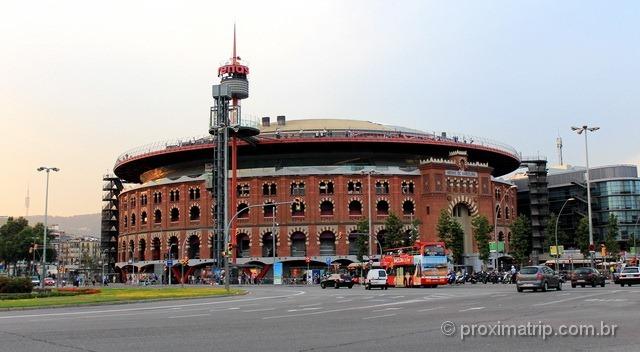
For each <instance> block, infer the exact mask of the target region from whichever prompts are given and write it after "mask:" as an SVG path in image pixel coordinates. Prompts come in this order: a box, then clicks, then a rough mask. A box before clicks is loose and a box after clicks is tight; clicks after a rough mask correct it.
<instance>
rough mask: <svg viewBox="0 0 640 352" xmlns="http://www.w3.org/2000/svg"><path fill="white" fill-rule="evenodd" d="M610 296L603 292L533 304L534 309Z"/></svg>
mask: <svg viewBox="0 0 640 352" xmlns="http://www.w3.org/2000/svg"><path fill="white" fill-rule="evenodd" d="M608 294H610V292H601V293H594V294H592V295H586V296H578V297H571V298H567V299H559V300H557V301H549V302H543V303H536V304H532V306H533V307H540V306H548V305H550V304H556V303H564V302H568V301H574V300H576V299H584V298H588V297H596V296H602V295H608Z"/></svg>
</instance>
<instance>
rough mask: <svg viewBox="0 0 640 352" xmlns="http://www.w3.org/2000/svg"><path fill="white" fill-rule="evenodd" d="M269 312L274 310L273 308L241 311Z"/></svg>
mask: <svg viewBox="0 0 640 352" xmlns="http://www.w3.org/2000/svg"><path fill="white" fill-rule="evenodd" d="M269 310H276V309H275V308H261V309H250V310H243V311H242V312H244V313H253V312H266V311H269Z"/></svg>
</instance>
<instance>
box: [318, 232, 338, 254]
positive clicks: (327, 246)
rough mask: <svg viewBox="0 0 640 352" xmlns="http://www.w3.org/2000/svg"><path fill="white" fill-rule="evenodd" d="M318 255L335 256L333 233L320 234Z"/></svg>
mask: <svg viewBox="0 0 640 352" xmlns="http://www.w3.org/2000/svg"><path fill="white" fill-rule="evenodd" d="M320 255H336V235H335V234H333V232H331V231H324V232H323V233H321V234H320Z"/></svg>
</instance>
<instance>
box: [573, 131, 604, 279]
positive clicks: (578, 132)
mask: <svg viewBox="0 0 640 352" xmlns="http://www.w3.org/2000/svg"><path fill="white" fill-rule="evenodd" d="M599 129H600V127H589V126H587V125H584V126H582V127H575V126H574V127H571V130H572V131H575V132H576V133H577V134H582V132H584V154H585V159H586V163H587V171H586V172H585V176H584V178H585V180H586V183H587V216H588V217H589V254H591V267H593V257H594V253H595V252H593V251H591V248H593V247H594V244H593V221H592V220H591V186H590V177H589V145H588V142H587V134H588V132H595V131H597V130H599Z"/></svg>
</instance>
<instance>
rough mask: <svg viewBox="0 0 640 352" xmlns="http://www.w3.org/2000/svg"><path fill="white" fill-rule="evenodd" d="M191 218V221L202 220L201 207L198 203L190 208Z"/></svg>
mask: <svg viewBox="0 0 640 352" xmlns="http://www.w3.org/2000/svg"><path fill="white" fill-rule="evenodd" d="M189 220H191V221H195V220H200V207H199V206H197V205H194V206H192V207H191V209H189Z"/></svg>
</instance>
